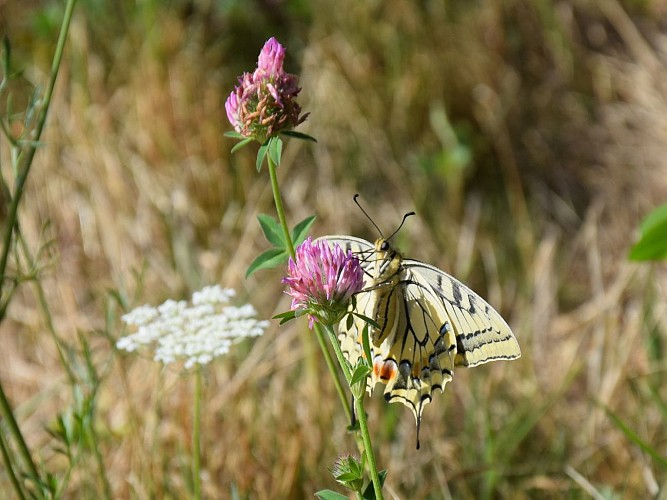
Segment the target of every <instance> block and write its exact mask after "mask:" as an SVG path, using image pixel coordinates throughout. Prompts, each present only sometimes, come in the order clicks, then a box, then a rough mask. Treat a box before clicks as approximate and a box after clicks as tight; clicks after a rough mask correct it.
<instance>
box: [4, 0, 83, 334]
mask: <svg viewBox="0 0 667 500" xmlns="http://www.w3.org/2000/svg"><path fill="white" fill-rule="evenodd" d="M75 3H76V0H68V1H67V5H66V6H65V16H64V17H63V22H62V24H61V26H60V35H59V37H58V43H57V45H56V51H55V53H54V55H53V62H52V63H51V74H50V76H49V81H48V83H47V86H46V92H45V94H44V100H43V102H44V104H43V106H42V109H41V112H40V114H39V120H38V121H37V126H36V127H35V130H34V134H33V137H31V138H30V139H31V140H30V142H28V144H29V145H28V146H27V148H26V149H24V150H22V151H21V153H20V154H19V156H18V160H17V163H18V164H19V167H20V168H19V169H18V176H17V177H16V185H15V189H14V196H12V201H11V203H10V204H9V210H8V213H7V225H6V226H5V234H4V237H3V248H2V255H0V278H2V279H0V292H2V288H3V286H4V279H5V271H6V270H7V261H8V259H9V248H10V246H11V242H12V235H13V233H14V227H15V225H16V221H17V218H18V206H19V202H20V201H21V198H22V197H23V189H24V186H25V183H26V181H27V180H28V174H29V173H30V167H31V166H32V160H33V158H34V157H35V153H36V152H37V146H38V144H39V139H40V137H41V136H42V131H43V130H44V125H45V123H46V116H47V114H48V111H49V106H50V104H51V97H52V96H53V89H54V87H55V85H56V78H57V76H58V71H59V69H60V63H61V61H62V58H63V51H64V48H65V41H66V40H67V32H68V31H69V25H70V22H71V20H72V13H73V12H74V4H75ZM24 155H25V156H24ZM1 320H2V317H1V316H0V321H1Z"/></svg>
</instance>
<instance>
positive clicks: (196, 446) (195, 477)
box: [192, 364, 202, 500]
mask: <svg viewBox="0 0 667 500" xmlns="http://www.w3.org/2000/svg"><path fill="white" fill-rule="evenodd" d="M201 386H202V373H201V366H200V365H199V364H198V365H197V368H196V369H195V395H194V398H195V401H194V403H195V409H194V416H193V421H192V486H193V490H194V498H195V499H197V500H199V499H201V474H200V468H201V462H200V458H201V457H200V453H201V392H202V390H201Z"/></svg>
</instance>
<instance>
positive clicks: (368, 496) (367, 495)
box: [362, 470, 387, 500]
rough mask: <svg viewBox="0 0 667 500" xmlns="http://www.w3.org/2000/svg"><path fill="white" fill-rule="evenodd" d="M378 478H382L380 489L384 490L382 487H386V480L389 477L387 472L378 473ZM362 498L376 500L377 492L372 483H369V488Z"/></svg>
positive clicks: (367, 487)
mask: <svg viewBox="0 0 667 500" xmlns="http://www.w3.org/2000/svg"><path fill="white" fill-rule="evenodd" d="M378 476H379V477H380V489H382V486H384V480H385V479H386V477H387V471H386V470H381V471H380V472H378ZM362 497H363V498H364V500H375V490H374V489H373V482H372V481H371V482H370V483H368V486H366V489H365V490H364V493H363V494H362Z"/></svg>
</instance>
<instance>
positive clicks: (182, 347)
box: [116, 285, 269, 369]
mask: <svg viewBox="0 0 667 500" xmlns="http://www.w3.org/2000/svg"><path fill="white" fill-rule="evenodd" d="M235 295H236V292H235V291H234V290H232V289H229V288H222V287H220V286H218V285H215V286H209V287H206V288H204V289H202V290H200V291H198V292H195V293H194V294H193V295H192V304H191V305H190V304H188V303H187V302H185V301H178V302H177V301H175V300H167V301H166V302H165V303H164V304H162V305H160V306H158V307H152V306H148V305H145V306H141V307H137V308H136V309H134V310H132V311H130V312H129V313H127V314H125V315H124V316H123V317H122V318H121V319H122V320H123V322H124V323H125V324H127V325H128V326H129V327H130V328H131V329H132V330H133V331H134V332H133V333H131V334H130V335H127V336H125V337H122V338H121V339H119V340H118V342H117V343H116V347H118V349H123V350H125V351H128V352H132V351H136V350H137V349H139V348H140V347H143V346H149V347H153V348H154V350H155V354H154V357H153V359H155V361H161V362H162V363H164V364H169V363H174V362H176V361H184V362H185V363H184V367H185V368H186V369H189V368H192V367H193V366H194V365H195V364H199V365H205V364H207V363H209V362H210V361H212V360H213V359H215V358H216V357H218V356H222V355H223V354H226V353H227V352H228V351H229V348H230V347H231V345H232V344H233V343H235V342H238V341H239V340H241V339H243V338H245V337H257V336H259V335H262V333H264V330H265V329H266V327H267V326H268V325H269V322H268V321H259V320H257V319H256V316H257V312H256V311H255V308H254V307H252V306H251V305H250V304H245V305H242V306H239V307H237V306H233V305H230V304H229V301H230V299H231V298H232V297H234V296H235Z"/></svg>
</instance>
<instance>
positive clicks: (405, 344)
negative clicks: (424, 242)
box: [320, 235, 521, 448]
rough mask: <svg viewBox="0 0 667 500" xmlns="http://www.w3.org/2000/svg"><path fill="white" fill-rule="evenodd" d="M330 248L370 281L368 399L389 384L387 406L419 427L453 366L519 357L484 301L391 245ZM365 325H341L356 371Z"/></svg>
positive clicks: (351, 243) (364, 302) (358, 305)
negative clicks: (352, 259) (405, 412)
mask: <svg viewBox="0 0 667 500" xmlns="http://www.w3.org/2000/svg"><path fill="white" fill-rule="evenodd" d="M320 239H323V240H325V241H327V242H328V243H329V245H330V246H331V245H333V244H338V245H339V246H340V247H341V248H342V249H343V250H344V251H345V252H347V251H348V250H351V251H352V253H353V254H354V255H355V256H356V257H357V258H358V259H359V261H360V262H361V265H362V268H363V269H364V274H365V286H364V289H363V290H362V291H361V292H359V293H358V294H357V295H356V300H355V301H354V302H353V305H352V306H351V307H353V308H354V312H356V313H358V314H361V315H363V316H366V317H369V318H371V319H373V320H374V321H375V322H376V323H377V326H375V327H371V331H370V344H371V345H370V347H371V356H372V358H373V359H372V360H369V362H370V363H372V372H371V373H370V377H369V382H368V387H367V389H368V392H369V393H372V391H373V388H374V387H375V386H376V385H377V383H378V382H382V383H383V384H385V385H386V387H385V390H384V397H385V400H386V401H388V402H390V403H394V402H401V403H403V404H404V405H406V406H408V407H409V408H410V409H411V410H412V412H413V413H414V416H415V420H416V424H417V448H419V428H420V423H421V417H422V412H423V410H424V406H426V404H428V403H429V402H430V401H431V399H432V397H433V393H434V391H436V390H440V392H442V391H444V388H445V385H446V384H447V382H449V381H451V380H452V375H453V371H454V368H455V367H458V366H465V367H473V366H477V365H480V364H483V363H487V362H489V361H496V360H511V359H517V358H519V357H520V356H521V349H520V348H519V343H518V342H517V340H516V337H515V336H514V334H513V333H512V330H511V329H510V327H509V326H508V325H507V323H506V322H505V320H504V319H503V318H502V317H501V316H500V314H499V313H498V312H497V311H496V310H495V309H493V307H491V306H490V305H489V304H488V303H487V302H486V301H485V300H484V299H483V298H481V297H480V296H479V295H477V294H476V293H475V292H473V291H472V290H471V289H470V288H468V287H467V286H466V285H464V284H463V283H461V282H460V281H458V280H457V279H456V278H454V277H452V276H450V275H449V274H447V273H445V272H444V271H441V270H440V269H438V268H436V267H434V266H431V265H429V264H425V263H423V262H419V261H417V260H410V259H404V258H403V257H402V256H401V254H400V253H399V252H398V251H397V250H396V249H395V248H394V246H393V245H392V244H391V243H390V242H389V241H388V239H385V238H380V239H378V240H377V241H376V242H375V244H372V243H370V242H368V241H366V240H363V239H361V238H355V237H353V236H340V235H336V236H323V237H322V238H320ZM367 324H368V323H367V322H366V321H364V320H363V319H361V318H358V317H356V316H355V317H354V320H353V321H348V320H346V319H344V320H343V321H341V322H340V324H339V325H338V340H339V341H340V344H341V348H342V350H343V353H344V354H345V357H346V359H347V360H348V361H349V362H350V364H351V365H352V366H355V365H356V364H357V361H358V360H359V358H360V357H362V356H365V354H364V350H363V344H362V332H363V329H364V327H365V326H366V325H367Z"/></svg>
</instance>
